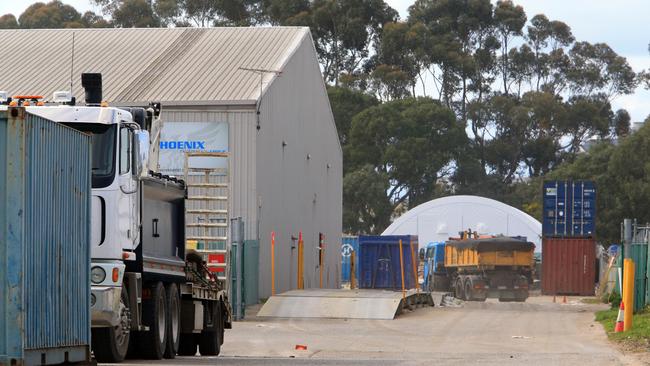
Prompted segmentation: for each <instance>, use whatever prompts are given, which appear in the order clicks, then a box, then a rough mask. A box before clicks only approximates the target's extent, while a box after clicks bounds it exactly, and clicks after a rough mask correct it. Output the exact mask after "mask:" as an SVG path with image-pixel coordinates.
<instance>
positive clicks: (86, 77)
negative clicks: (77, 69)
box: [81, 73, 102, 107]
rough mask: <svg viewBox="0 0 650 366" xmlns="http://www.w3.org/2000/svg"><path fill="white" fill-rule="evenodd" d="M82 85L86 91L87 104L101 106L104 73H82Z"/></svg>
mask: <svg viewBox="0 0 650 366" xmlns="http://www.w3.org/2000/svg"><path fill="white" fill-rule="evenodd" d="M81 86H82V87H83V88H84V91H85V93H86V105H87V106H95V107H97V106H99V105H100V104H101V103H102V74H100V73H83V74H81Z"/></svg>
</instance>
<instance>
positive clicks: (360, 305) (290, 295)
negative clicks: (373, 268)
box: [257, 289, 433, 320]
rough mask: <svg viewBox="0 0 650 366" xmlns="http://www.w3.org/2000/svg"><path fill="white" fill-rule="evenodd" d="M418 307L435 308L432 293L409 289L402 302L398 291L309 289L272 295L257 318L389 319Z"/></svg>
mask: <svg viewBox="0 0 650 366" xmlns="http://www.w3.org/2000/svg"><path fill="white" fill-rule="evenodd" d="M418 306H433V298H432V297H431V294H429V293H425V292H417V291H416V290H409V291H408V292H407V294H406V303H403V301H402V293H401V292H395V291H382V290H366V289H362V290H344V289H340V290H336V289H309V290H293V291H288V292H285V293H282V294H279V295H276V296H272V297H271V298H270V299H268V300H267V301H266V303H265V304H264V306H262V309H261V310H260V312H259V313H258V314H257V316H260V317H277V318H342V319H387V320H390V319H393V318H395V316H396V315H398V313H401V311H402V310H403V309H404V308H409V309H415V308H416V307H418Z"/></svg>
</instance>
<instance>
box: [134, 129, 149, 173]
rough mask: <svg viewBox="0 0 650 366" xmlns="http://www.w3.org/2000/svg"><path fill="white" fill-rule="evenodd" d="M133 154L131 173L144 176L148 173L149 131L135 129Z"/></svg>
mask: <svg viewBox="0 0 650 366" xmlns="http://www.w3.org/2000/svg"><path fill="white" fill-rule="evenodd" d="M134 141H135V147H134V150H135V156H134V170H133V174H134V175H136V176H137V177H138V178H144V177H146V176H147V175H148V174H149V132H148V131H144V130H137V131H135V139H134Z"/></svg>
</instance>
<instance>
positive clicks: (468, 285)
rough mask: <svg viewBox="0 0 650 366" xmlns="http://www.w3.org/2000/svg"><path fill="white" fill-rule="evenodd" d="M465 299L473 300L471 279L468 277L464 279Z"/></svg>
mask: <svg viewBox="0 0 650 366" xmlns="http://www.w3.org/2000/svg"><path fill="white" fill-rule="evenodd" d="M465 299H466V300H467V301H474V291H473V289H472V281H471V280H470V279H469V278H468V279H467V281H465Z"/></svg>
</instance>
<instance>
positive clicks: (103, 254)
mask: <svg viewBox="0 0 650 366" xmlns="http://www.w3.org/2000/svg"><path fill="white" fill-rule="evenodd" d="M82 85H83V86H84V88H85V91H86V97H85V100H86V105H85V106H76V105H75V102H74V98H71V97H70V95H69V93H68V95H67V97H65V96H64V97H63V98H62V99H59V100H57V93H55V96H54V102H50V103H44V102H40V101H37V100H38V98H40V97H32V96H29V97H25V98H22V97H14V99H15V100H11V101H8V104H9V105H10V106H16V105H21V106H24V107H25V108H26V109H27V111H28V112H29V113H31V114H33V115H36V116H38V117H41V118H45V119H48V120H51V121H54V122H57V123H61V124H65V125H67V126H69V127H72V128H74V129H76V130H79V131H81V132H84V133H86V134H88V135H90V136H91V141H92V151H91V154H92V157H91V162H92V171H91V172H89V174H90V175H91V182H92V198H91V207H90V217H89V218H88V219H89V220H90V221H91V237H90V243H89V246H90V247H91V270H90V273H91V278H90V279H89V280H90V287H91V301H90V302H91V309H90V312H91V314H90V316H91V325H92V348H93V352H94V355H95V358H96V359H97V360H98V361H99V362H120V361H122V360H123V359H124V358H125V357H126V355H127V353H130V354H131V355H132V356H133V357H145V358H151V359H160V358H163V357H165V358H174V357H175V355H176V354H182V355H195V354H196V353H197V348H198V351H199V352H200V353H201V354H202V355H206V356H208V355H209V356H214V355H218V354H219V352H220V346H221V344H222V343H223V338H224V329H225V328H229V327H230V326H231V321H232V320H231V315H230V314H231V311H230V306H229V303H228V300H227V293H226V286H225V281H221V280H219V279H218V278H217V277H216V276H214V275H213V274H211V272H210V271H209V269H208V267H207V266H206V264H205V261H204V258H203V257H202V255H201V254H200V253H196V252H190V253H186V248H185V199H186V198H187V187H186V184H185V182H184V181H183V180H181V179H178V178H175V177H169V176H165V175H162V174H160V173H155V171H157V170H158V166H157V165H158V163H157V160H158V159H157V155H158V148H159V146H158V144H159V142H158V138H159V133H160V130H161V128H162V121H161V120H160V112H161V108H160V105H159V104H157V103H152V104H151V105H150V106H149V107H120V108H116V107H109V106H108V105H107V104H106V103H105V102H102V92H101V74H83V75H82ZM58 96H59V97H60V96H61V94H60V93H59V94H58ZM70 149H74V146H70ZM226 252H227V250H226ZM186 254H187V255H186ZM134 334H135V335H136V336H134Z"/></svg>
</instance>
